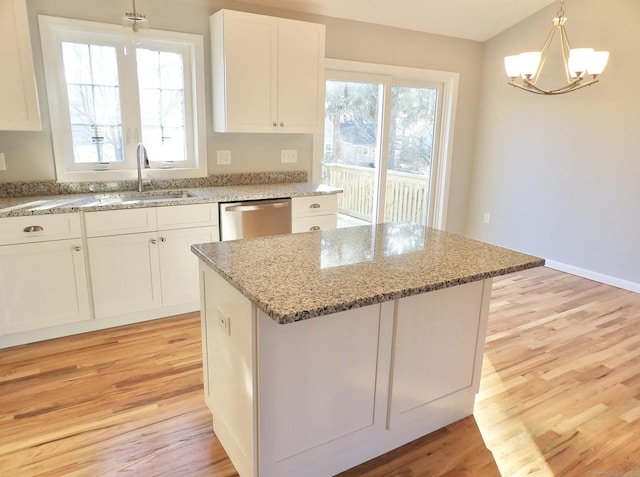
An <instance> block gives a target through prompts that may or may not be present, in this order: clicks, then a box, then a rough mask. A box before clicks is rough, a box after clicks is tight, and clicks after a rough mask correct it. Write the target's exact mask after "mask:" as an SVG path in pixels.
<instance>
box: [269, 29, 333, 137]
mask: <svg viewBox="0 0 640 477" xmlns="http://www.w3.org/2000/svg"><path fill="white" fill-rule="evenodd" d="M323 61H324V25H316V24H313V23H306V22H300V21H295V20H286V19H282V18H281V19H279V21H278V128H279V129H278V130H279V132H284V133H313V132H316V130H317V129H318V127H319V121H318V110H319V106H320V105H321V104H322V103H323V101H324V75H323V74H322V72H323V68H324V65H323Z"/></svg>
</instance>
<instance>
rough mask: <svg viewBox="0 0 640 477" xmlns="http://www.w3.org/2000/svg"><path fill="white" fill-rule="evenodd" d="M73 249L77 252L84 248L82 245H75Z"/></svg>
mask: <svg viewBox="0 0 640 477" xmlns="http://www.w3.org/2000/svg"><path fill="white" fill-rule="evenodd" d="M73 249H74V250H75V251H76V252H79V251H80V250H82V248H80V246H78V245H76V246H75V247H73Z"/></svg>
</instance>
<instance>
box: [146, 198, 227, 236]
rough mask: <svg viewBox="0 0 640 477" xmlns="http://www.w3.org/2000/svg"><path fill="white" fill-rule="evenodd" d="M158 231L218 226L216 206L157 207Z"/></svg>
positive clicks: (215, 204)
mask: <svg viewBox="0 0 640 477" xmlns="http://www.w3.org/2000/svg"><path fill="white" fill-rule="evenodd" d="M157 215H158V230H171V229H184V228H190V227H208V226H211V225H218V204H217V203H214V204H191V205H172V206H170V207H159V208H158V209H157Z"/></svg>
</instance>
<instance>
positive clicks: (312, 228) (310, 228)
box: [309, 225, 320, 230]
mask: <svg viewBox="0 0 640 477" xmlns="http://www.w3.org/2000/svg"><path fill="white" fill-rule="evenodd" d="M309 230H320V226H319V225H314V226H312V227H309Z"/></svg>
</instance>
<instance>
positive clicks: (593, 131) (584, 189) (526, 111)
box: [467, 0, 640, 289]
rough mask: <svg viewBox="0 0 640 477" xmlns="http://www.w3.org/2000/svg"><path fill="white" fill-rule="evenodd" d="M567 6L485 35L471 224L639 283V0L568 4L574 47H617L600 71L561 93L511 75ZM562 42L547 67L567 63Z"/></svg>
mask: <svg viewBox="0 0 640 477" xmlns="http://www.w3.org/2000/svg"><path fill="white" fill-rule="evenodd" d="M556 10H557V6H552V7H549V8H546V9H544V10H543V11H542V12H540V13H538V14H535V15H534V16H532V17H530V18H529V19H527V20H525V21H524V22H522V23H520V24H518V25H516V26H515V27H513V28H511V29H510V30H508V31H506V32H504V33H502V34H500V35H499V36H497V37H495V38H493V39H491V40H490V41H488V42H487V43H486V44H485V52H484V54H485V59H484V70H483V75H482V79H483V86H482V89H481V92H480V97H481V103H480V109H479V116H478V118H479V119H478V129H477V140H476V147H475V160H474V173H473V183H472V192H471V196H470V202H469V214H468V218H467V234H468V235H470V236H472V237H475V238H478V239H480V240H485V241H488V242H492V243H495V244H499V245H503V246H507V247H510V248H514V249H518V250H522V251H526V252H529V253H533V254H536V255H539V256H542V257H545V258H547V259H549V260H552V261H555V262H560V264H564V265H568V266H570V267H577V268H578V269H583V270H584V271H587V272H594V273H595V274H596V275H598V274H601V275H604V276H606V277H610V278H613V282H615V281H616V280H621V281H622V282H627V283H626V285H629V284H631V285H633V284H638V286H639V287H640V251H639V249H638V243H639V239H640V93H639V89H638V85H637V78H638V76H639V75H640V55H638V54H637V51H636V50H637V47H638V45H639V44H640V2H638V0H608V1H606V2H603V1H601V0H582V1H581V2H568V3H567V5H566V16H567V17H568V18H569V21H568V23H567V32H568V35H569V40H570V41H571V45H572V47H579V46H592V47H596V48H597V49H603V50H609V51H610V52H611V58H610V61H609V65H608V67H607V69H606V70H605V71H604V74H603V75H602V77H601V82H600V83H598V84H596V85H593V86H591V87H588V88H586V89H583V90H581V91H577V92H573V93H570V94H567V95H562V96H554V97H543V96H537V95H533V94H530V93H527V92H523V91H519V90H516V89H515V88H512V87H510V86H508V85H507V84H506V82H507V78H506V77H505V75H504V68H503V63H502V62H503V57H504V56H505V55H508V54H516V53H519V52H521V51H528V50H536V49H537V50H539V49H540V48H541V46H542V43H543V41H544V38H545V35H546V34H547V32H548V30H549V29H550V28H551V23H550V22H551V19H552V18H553V17H554V15H555V13H556ZM554 47H555V48H557V49H556V50H553V51H552V53H551V54H552V55H556V58H558V60H554V61H551V60H550V61H549V63H548V64H547V66H546V67H545V69H544V71H543V75H546V74H548V73H551V72H552V71H559V68H560V65H559V64H558V61H559V43H556V44H554ZM556 81H557V82H561V81H563V78H562V76H556V75H555V74H552V75H551V76H548V77H547V86H550V85H551V84H552V83H554V82H556ZM485 212H489V213H490V214H491V220H490V223H489V224H485V223H483V216H484V213H485ZM587 275H588V274H587ZM633 288H634V287H633V286H632V289H633Z"/></svg>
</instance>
